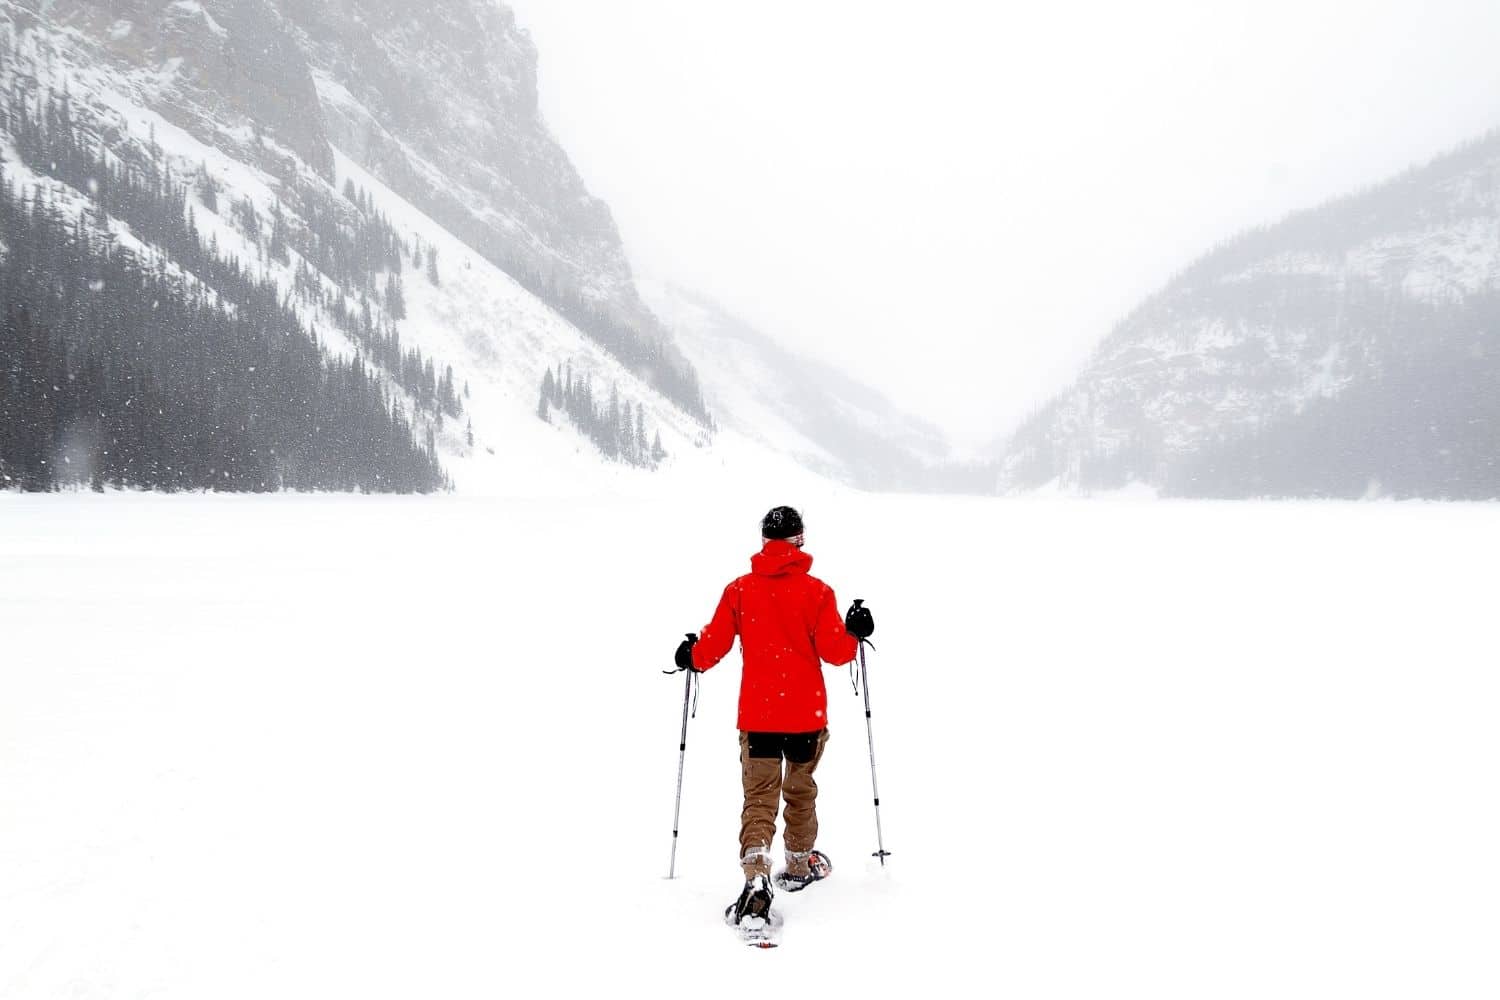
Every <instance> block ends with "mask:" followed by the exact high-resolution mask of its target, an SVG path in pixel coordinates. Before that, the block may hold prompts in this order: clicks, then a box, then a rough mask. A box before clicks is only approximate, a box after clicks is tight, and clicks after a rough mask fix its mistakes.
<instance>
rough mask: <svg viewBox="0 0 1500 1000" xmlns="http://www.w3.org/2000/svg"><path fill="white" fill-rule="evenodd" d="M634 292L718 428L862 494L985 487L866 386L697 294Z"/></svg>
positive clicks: (659, 287) (935, 433)
mask: <svg viewBox="0 0 1500 1000" xmlns="http://www.w3.org/2000/svg"><path fill="white" fill-rule="evenodd" d="M640 288H641V293H642V294H643V295H644V296H645V298H646V301H647V302H648V303H649V304H650V306H651V308H652V309H653V310H655V311H656V313H657V315H659V316H661V317H662V321H663V322H664V323H666V324H667V326H668V327H669V328H670V329H671V330H672V332H673V333H674V334H675V335H676V337H677V340H678V343H680V344H681V346H682V349H683V351H684V352H685V353H686V354H687V356H688V359H689V360H690V361H691V362H692V363H693V366H694V368H696V369H697V370H698V373H699V376H700V378H701V380H702V384H703V391H704V396H705V398H706V399H707V400H708V403H709V406H710V408H711V409H712V410H713V412H714V415H715V419H716V420H717V421H718V423H719V424H720V425H721V426H724V427H731V428H734V429H735V430H738V431H740V432H741V433H743V434H745V435H746V436H747V437H750V438H753V439H754V440H757V441H760V442H762V443H764V444H765V445H766V446H767V447H769V448H772V449H774V450H776V451H778V452H780V453H782V454H785V455H789V456H793V457H795V458H796V459H797V460H798V461H799V462H802V463H803V464H805V465H807V466H808V467H809V468H811V469H815V470H818V471H820V472H822V473H824V474H826V475H830V476H833V477H836V478H838V479H839V480H841V481H843V482H845V483H849V484H851V485H854V486H858V487H860V488H863V489H874V490H907V491H925V492H945V491H955V492H956V491H968V490H972V491H975V492H978V491H980V490H981V489H983V488H987V486H988V482H987V481H986V480H985V479H984V478H982V477H981V476H980V475H979V474H978V473H977V470H975V469H974V468H973V467H970V466H967V465H964V464H962V463H960V462H958V461H957V460H956V459H955V458H954V456H953V455H952V454H951V451H950V447H949V444H948V442H947V440H946V439H945V436H944V435H943V433H942V431H940V430H939V429H938V428H936V427H935V426H933V425H931V424H929V423H928V422H926V421H924V420H921V419H920V418H918V417H914V416H912V415H910V414H908V413H904V412H902V411H901V410H900V409H899V408H898V407H897V406H896V405H895V404H894V403H892V402H891V401H890V400H889V399H887V398H886V397H885V396H883V395H882V394H881V393H879V392H877V391H875V390H874V389H872V388H870V387H869V386H867V385H864V384H862V383H860V382H858V381H856V380H855V379H853V378H851V377H850V376H849V375H847V374H845V373H844V372H842V371H840V370H838V369H836V368H834V367H831V366H829V365H826V364H822V363H819V362H815V361H811V360H809V359H807V358H805V357H799V356H797V355H796V354H795V353H794V352H792V351H790V350H788V349H787V348H785V347H783V346H782V345H780V344H778V343H777V342H776V341H774V340H773V339H771V338H770V337H768V336H766V335H765V334H764V333H762V332H761V331H759V330H756V329H754V328H753V327H751V326H750V325H749V324H747V323H745V322H744V321H743V320H741V319H739V318H737V317H735V316H733V315H731V314H730V313H729V312H728V311H727V310H725V309H724V308H723V307H722V306H721V305H719V304H718V303H715V302H713V301H711V300H710V299H708V298H707V297H705V296H703V295H701V294H697V293H694V292H690V291H688V290H686V289H683V288H681V287H679V286H676V285H674V284H672V283H670V282H667V281H663V280H660V279H645V280H642V281H641V282H640Z"/></svg>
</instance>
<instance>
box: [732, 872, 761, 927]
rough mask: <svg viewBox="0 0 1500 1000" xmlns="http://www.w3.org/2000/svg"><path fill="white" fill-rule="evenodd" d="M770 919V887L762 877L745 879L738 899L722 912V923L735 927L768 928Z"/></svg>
mask: <svg viewBox="0 0 1500 1000" xmlns="http://www.w3.org/2000/svg"><path fill="white" fill-rule="evenodd" d="M771 919H772V918H771V886H770V883H768V882H767V881H766V877H765V876H764V875H756V876H754V877H753V878H749V879H747V880H746V881H745V888H744V889H743V890H742V891H741V892H740V898H739V899H737V900H735V901H734V902H733V903H730V904H729V906H728V908H726V909H725V910H724V922H725V923H728V924H734V925H735V926H736V927H756V926H759V927H768V926H770V925H771Z"/></svg>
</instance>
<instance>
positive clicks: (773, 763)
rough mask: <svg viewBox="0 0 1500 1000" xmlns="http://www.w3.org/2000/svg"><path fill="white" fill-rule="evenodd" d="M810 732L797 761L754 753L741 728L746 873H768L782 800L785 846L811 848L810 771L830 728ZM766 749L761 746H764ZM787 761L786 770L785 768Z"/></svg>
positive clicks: (814, 820)
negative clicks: (806, 751)
mask: <svg viewBox="0 0 1500 1000" xmlns="http://www.w3.org/2000/svg"><path fill="white" fill-rule="evenodd" d="M808 735H809V736H811V737H812V743H811V747H812V754H811V757H810V758H806V757H803V755H802V754H795V755H794V756H797V757H802V758H803V760H804V761H805V762H803V763H797V762H795V761H793V760H791V759H786V758H784V757H783V755H782V754H780V753H778V754H777V755H776V756H760V757H752V756H751V755H750V734H749V733H747V732H743V731H742V732H741V733H740V777H741V780H742V783H743V784H744V786H745V808H744V810H743V811H742V812H741V813H740V867H741V868H743V869H744V871H745V878H747V879H749V878H753V877H754V876H756V875H770V874H771V840H772V839H773V838H774V837H775V836H776V809H777V807H778V806H779V805H780V803H781V801H782V800H785V801H786V809H785V810H784V812H783V813H782V818H783V819H784V820H785V821H786V834H785V836H784V837H783V838H782V840H783V843H784V845H785V847H786V849H787V851H789V852H797V853H801V852H804V851H810V850H812V848H813V844H814V842H815V841H816V840H817V837H818V810H817V802H818V783H817V782H816V781H814V780H813V771H815V770H817V767H818V761H819V760H821V759H822V758H823V747H824V746H825V745H827V743H828V730H826V729H824V730H822V731H821V732H819V733H816V734H808ZM762 752H764V751H762ZM783 766H785V772H783Z"/></svg>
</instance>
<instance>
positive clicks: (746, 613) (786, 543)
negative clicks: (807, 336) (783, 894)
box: [676, 507, 874, 924]
mask: <svg viewBox="0 0 1500 1000" xmlns="http://www.w3.org/2000/svg"><path fill="white" fill-rule="evenodd" d="M761 536H762V542H763V544H762V548H761V550H760V552H758V553H757V554H755V555H754V556H752V557H751V559H750V572H749V573H747V574H745V575H744V576H741V577H739V578H737V579H736V580H734V581H733V582H732V583H730V584H729V586H727V587H725V588H724V593H723V595H722V597H721V598H720V599H719V604H718V607H717V609H716V610H715V611H714V616H713V620H712V621H710V622H709V624H708V625H707V626H705V627H704V629H703V631H702V634H701V636H699V635H694V634H691V633H690V634H689V637H688V639H687V641H685V642H683V643H682V644H681V646H679V647H678V650H677V657H676V659H677V665H678V666H679V667H681V668H691V669H693V670H697V671H705V670H709V669H711V668H712V667H713V666H714V665H716V664H717V663H718V662H719V661H720V660H722V659H723V658H724V657H725V655H727V654H728V653H729V650H730V649H731V648H733V646H734V639H735V636H739V639H740V650H741V655H742V658H743V660H744V669H743V672H742V674H741V678H740V699H739V717H738V722H737V727H738V729H739V730H740V737H739V739H740V771H741V777H742V781H743V785H744V793H745V798H744V808H743V810H742V812H741V816H740V866H741V868H742V870H743V872H744V875H745V888H744V891H743V892H742V893H741V894H740V898H739V900H738V901H737V902H736V903H732V904H730V906H729V909H728V910H726V911H725V914H724V915H725V918H726V919H727V920H729V921H730V922H732V923H736V924H738V923H741V922H742V921H744V920H746V919H747V918H749V919H754V920H760V921H765V920H769V919H770V905H771V890H770V884H769V881H768V879H769V876H770V871H771V841H772V839H773V838H774V836H775V833H776V813H777V809H778V806H779V805H780V804H781V801H782V800H785V803H786V809H785V812H784V818H785V820H786V830H785V835H784V837H783V841H784V846H785V848H786V861H787V867H786V870H785V871H783V872H782V873H780V874H779V875H778V876H777V878H776V884H777V885H779V886H780V887H781V888H783V889H785V890H787V891H791V892H795V891H797V890H799V889H802V888H804V887H806V886H807V885H810V884H811V883H813V882H815V881H818V880H819V879H822V878H825V877H826V876H827V875H828V874H829V873H831V872H832V870H833V866H832V864H831V863H830V862H829V861H828V858H827V857H826V856H825V855H823V854H822V853H821V852H819V851H817V850H815V849H814V847H813V843H814V840H815V839H816V837H817V833H818V817H817V807H816V803H817V795H818V786H817V782H815V781H814V780H813V772H814V771H815V770H816V769H817V766H818V761H819V760H820V759H821V758H822V755H823V748H824V746H825V745H826V744H827V742H828V693H827V689H826V688H825V687H824V684H823V669H822V665H823V663H824V662H827V663H831V664H834V665H842V664H845V663H849V662H850V661H852V660H853V659H854V657H855V655H856V654H857V653H858V652H859V643H860V641H861V639H863V638H865V637H868V636H869V635H870V634H871V632H872V631H873V628H874V625H873V623H872V622H871V620H870V614H869V611H868V609H864V608H860V607H859V604H860V603H861V602H855V607H852V608H850V610H849V618H848V619H847V623H848V627H846V619H841V618H840V617H839V613H838V604H837V601H836V599H835V597H834V593H833V589H832V588H831V587H829V586H828V585H827V584H825V583H824V582H823V581H821V580H819V579H818V578H817V577H815V576H813V575H812V574H811V573H810V572H809V571H810V570H811V568H812V556H810V555H808V554H807V553H805V552H803V551H802V542H803V529H802V518H801V516H800V515H799V514H798V513H797V511H795V510H793V509H792V508H790V507H777V508H774V509H772V510H771V511H770V512H769V513H768V514H767V515H766V516H765V518H764V519H763V520H762V522H761ZM851 628H852V629H853V634H851ZM783 762H785V770H784V771H783Z"/></svg>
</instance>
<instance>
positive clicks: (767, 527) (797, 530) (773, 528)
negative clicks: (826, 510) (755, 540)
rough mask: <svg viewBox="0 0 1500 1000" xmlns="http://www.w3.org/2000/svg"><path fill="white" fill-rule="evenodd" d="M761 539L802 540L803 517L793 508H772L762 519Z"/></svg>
mask: <svg viewBox="0 0 1500 1000" xmlns="http://www.w3.org/2000/svg"><path fill="white" fill-rule="evenodd" d="M760 537H762V538H780V539H786V540H789V541H790V540H793V539H795V540H796V541H801V540H802V515H801V514H799V513H797V511H796V509H795V508H792V507H772V508H771V509H770V510H769V511H767V512H766V516H765V517H763V518H761V519H760Z"/></svg>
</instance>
